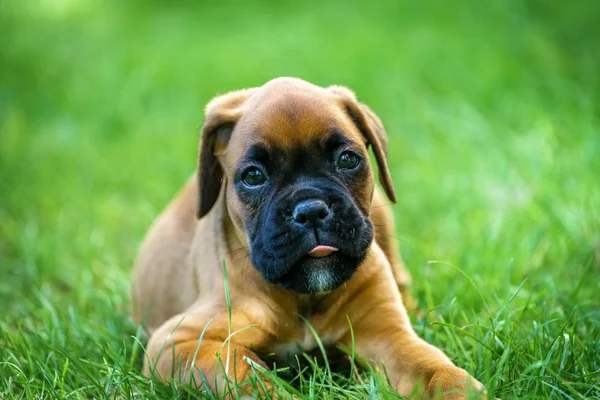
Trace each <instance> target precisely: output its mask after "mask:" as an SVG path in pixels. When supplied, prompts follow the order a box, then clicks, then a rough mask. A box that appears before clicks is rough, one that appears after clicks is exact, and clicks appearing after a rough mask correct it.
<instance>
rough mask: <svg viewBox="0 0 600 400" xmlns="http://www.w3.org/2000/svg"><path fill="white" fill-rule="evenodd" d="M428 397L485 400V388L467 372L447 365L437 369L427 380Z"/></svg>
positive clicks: (454, 399) (453, 399) (452, 399)
mask: <svg viewBox="0 0 600 400" xmlns="http://www.w3.org/2000/svg"><path fill="white" fill-rule="evenodd" d="M428 389H429V395H430V396H431V397H432V398H434V399H444V400H462V399H468V398H471V399H472V398H481V399H487V394H486V391H485V388H484V387H483V385H482V384H481V382H479V381H478V380H476V379H475V378H473V377H472V376H471V375H469V373H468V372H467V371H465V370H464V369H462V368H458V367H455V366H453V365H448V366H445V367H442V368H440V369H438V370H437V371H436V372H435V373H434V374H433V376H432V377H431V379H430V380H429V388H428Z"/></svg>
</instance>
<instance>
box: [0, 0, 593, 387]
mask: <svg viewBox="0 0 600 400" xmlns="http://www.w3.org/2000/svg"><path fill="white" fill-rule="evenodd" d="M599 21H600V3H599V2H598V1H577V2H551V1H549V2H543V1H531V0H529V1H517V0H512V1H490V2H479V1H468V2H453V1H441V0H440V1H429V0H428V1H419V2H406V1H382V2H368V1H365V2H355V1H350V2H348V1H328V2H315V3H306V2H301V1H290V2H276V1H260V2H259V1H253V2H250V1H247V2H246V1H239V2H232V1H225V2H205V1H182V2H177V3H175V2H162V1H145V2H142V1H128V2H119V1H116V0H115V1H102V2H100V1H98V2H94V1H91V0H90V1H86V0H78V1H76V0H45V1H16V0H3V1H1V2H0V316H1V317H0V395H2V394H3V395H4V396H6V397H13V396H14V397H19V394H22V395H23V396H24V397H25V398H33V397H45V396H50V397H61V396H66V395H67V394H68V393H71V394H72V393H75V394H72V396H74V397H76V398H77V397H78V396H82V397H86V396H91V397H101V394H106V393H115V396H116V394H117V393H120V395H123V396H129V395H130V394H131V393H138V392H136V391H142V393H143V391H144V390H148V392H147V393H150V392H152V393H154V394H155V395H157V396H158V394H157V392H154V391H155V390H157V389H156V388H152V389H151V387H150V386H148V382H147V381H146V380H144V378H142V377H140V376H139V355H138V356H137V358H136V357H135V355H133V356H132V355H131V351H132V348H133V346H134V342H135V341H134V340H133V339H132V338H131V336H132V335H135V332H136V328H135V327H134V326H133V325H132V324H131V323H130V322H129V321H128V319H127V295H128V289H129V273H130V265H131V263H132V261H133V258H134V257H135V254H136V250H137V246H138V244H139V243H140V241H141V239H142V238H143V235H144V233H145V230H146V229H147V228H148V226H149V225H150V223H151V222H152V220H153V219H154V218H155V217H156V216H157V214H158V213H159V212H160V210H161V208H162V207H163V206H164V205H165V203H166V202H167V201H168V200H169V199H170V198H171V197H172V196H173V194H174V193H175V191H176V190H177V189H178V188H179V187H180V186H181V185H182V183H183V182H184V181H185V179H186V178H187V177H188V176H189V175H190V174H191V172H192V171H193V170H194V168H195V160H196V151H197V142H198V131H199V127H200V126H201V124H202V120H203V107H204V105H205V104H206V103H207V102H208V101H209V100H210V99H211V98H212V97H213V96H215V95H218V94H222V93H224V92H226V91H229V90H235V89H240V88H244V87H252V86H258V85H262V84H263V83H265V82H266V81H268V80H270V79H272V78H275V77H279V76H295V77H299V78H303V79H306V80H308V81H310V82H312V83H315V84H317V85H322V86H326V85H332V84H341V85H346V86H348V87H350V88H352V89H353V90H354V91H355V92H356V94H357V95H358V97H359V99H360V100H362V101H364V102H365V103H367V104H368V105H369V106H370V107H371V108H372V109H373V110H374V111H375V112H376V113H377V114H378V115H379V116H380V117H381V119H382V120H383V122H384V124H385V126H386V128H387V131H388V134H389V136H390V154H389V158H390V165H391V169H392V175H393V177H394V182H395V187H396V191H397V193H398V199H399V200H398V204H397V205H396V206H395V207H394V211H395V214H396V223H397V236H398V240H399V242H400V246H401V249H402V253H403V257H404V259H405V261H406V263H407V265H408V268H409V270H410V271H411V272H412V274H413V278H414V287H415V289H414V290H415V292H416V295H417V297H418V299H419V302H420V305H421V309H422V310H424V311H426V312H425V315H424V316H418V317H415V318H414V324H415V329H417V331H418V332H419V333H420V334H422V335H424V336H425V337H426V338H427V339H428V340H430V341H431V342H433V343H435V344H437V345H439V346H440V347H442V348H444V349H445V350H446V351H447V352H448V353H449V355H450V356H451V358H453V359H454V360H455V361H456V362H457V363H458V364H460V365H462V366H465V367H466V368H467V369H468V370H469V371H470V372H472V373H474V374H475V375H476V376H477V377H479V378H480V379H482V380H485V381H486V383H488V385H489V386H490V387H492V388H493V389H494V390H496V394H497V395H501V396H502V397H505V398H511V397H513V396H515V397H524V396H531V397H539V398H547V397H555V396H558V397H563V396H570V397H571V398H579V397H581V398H583V397H588V398H591V397H593V396H600V393H599V391H598V388H594V386H593V382H594V380H595V379H597V378H598V370H599V364H600V361H598V360H599V358H598V355H599V354H600V344H599V343H600V307H599V300H598V299H599V297H598V293H599V290H600V279H599V276H600V250H598V249H599V245H600V229H599V228H600V184H599V181H600V178H599V177H600V132H599V118H600V108H599V106H598V104H599V103H598V101H599V97H600V95H599V94H600V74H599V73H598V71H599V70H600V68H599V67H600V51H599V50H600V47H599V43H600V24H599ZM440 321H441V323H440ZM444 324H449V325H451V327H449V326H446V325H444ZM490 329H492V331H493V332H494V334H490V332H491V331H490ZM465 332H466V333H465ZM482 343H483V344H482ZM490 349H493V351H492V350H490ZM123 354H128V356H132V360H133V359H135V362H132V363H131V364H130V363H129V362H128V361H127V360H125V361H124V359H123ZM113 367H114V368H113ZM111 371H113V372H112V373H113V374H114V373H115V372H114V371H120V373H122V374H123V379H124V380H123V381H122V382H125V383H123V384H122V385H121V386H119V388H117V389H116V388H115V387H114V383H111V382H112V381H111V379H112V378H110V377H111V376H112V375H111ZM61 377H62V380H61ZM111 385H112V386H111ZM127 385H129V386H127ZM126 388H129V389H126ZM128 390H129V391H128ZM72 391H73V392H72ZM119 391H123V392H119ZM0 397H2V396H0ZM596 398H598V397H596Z"/></svg>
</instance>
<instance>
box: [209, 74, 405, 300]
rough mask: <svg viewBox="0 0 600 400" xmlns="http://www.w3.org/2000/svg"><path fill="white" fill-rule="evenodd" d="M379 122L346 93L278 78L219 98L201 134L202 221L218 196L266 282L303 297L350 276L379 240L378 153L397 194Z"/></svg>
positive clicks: (385, 181)
mask: <svg viewBox="0 0 600 400" xmlns="http://www.w3.org/2000/svg"><path fill="white" fill-rule="evenodd" d="M386 144H387V137H386V134H385V131H384V129H383V126H382V124H381V121H380V120H379V118H378V117H377V116H376V115H375V114H374V113H373V112H372V111H371V110H370V109H369V108H368V107H366V106H365V105H363V104H360V103H359V102H357V101H356V99H355V97H354V94H353V93H352V92H351V91H350V90H348V89H346V88H343V87H338V86H334V87H330V88H320V87H317V86H314V85H311V84H309V83H307V82H304V81H302V80H299V79H292V78H280V79H276V80H273V81H270V82H268V83H267V84H265V85H264V86H262V87H260V88H255V89H247V90H242V91H238V92H233V93H229V94H226V95H223V96H220V97H217V98H216V99H214V100H213V101H211V102H210V103H209V105H208V106H207V111H206V122H205V124H204V126H203V128H202V141H201V145H200V162H199V169H198V174H199V188H200V194H199V208H198V216H199V217H200V218H201V217H203V216H204V215H205V214H207V213H208V212H209V211H210V209H211V207H212V206H213V204H214V203H215V201H216V199H217V197H218V195H219V192H220V190H225V196H226V202H227V210H228V212H229V215H230V217H231V219H232V221H233V223H234V225H235V226H236V228H237V229H238V230H239V231H240V232H242V235H243V237H245V238H246V241H247V244H249V246H250V257H251V261H252V264H253V265H254V267H256V268H257V269H258V270H259V271H260V273H261V274H262V276H263V277H264V279H265V280H266V281H267V282H270V283H272V284H276V285H278V286H280V287H282V288H284V289H288V290H292V291H295V292H299V293H313V292H324V291H330V290H333V289H335V288H337V287H338V286H340V285H341V284H342V283H344V282H345V281H347V280H348V279H350V278H351V277H352V275H353V274H354V272H355V271H356V270H357V268H358V267H359V265H360V264H361V262H362V261H363V260H364V258H365V256H366V254H367V251H368V249H369V247H370V245H371V242H372V240H373V226H372V224H371V222H370V220H369V209H370V204H371V199H372V196H373V188H374V181H373V171H372V169H371V166H370V163H369V156H368V151H367V149H368V146H369V145H371V146H372V148H373V152H374V154H375V158H376V160H377V164H378V167H379V177H380V181H381V183H382V185H383V187H384V189H385V191H386V193H387V195H388V197H389V198H390V200H391V201H393V202H395V200H396V198H395V193H394V189H393V186H392V181H391V178H390V174H389V171H388V168H387V162H386V147H387V146H386Z"/></svg>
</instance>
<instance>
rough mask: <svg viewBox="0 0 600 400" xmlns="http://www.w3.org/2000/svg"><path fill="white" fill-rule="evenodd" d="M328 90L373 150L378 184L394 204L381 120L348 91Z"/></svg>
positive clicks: (394, 198)
mask: <svg viewBox="0 0 600 400" xmlns="http://www.w3.org/2000/svg"><path fill="white" fill-rule="evenodd" d="M328 89H329V90H330V91H331V92H333V93H334V94H335V95H337V96H338V97H340V98H341V99H342V102H343V106H344V108H345V110H346V112H347V113H348V115H349V116H350V118H351V119H352V121H353V122H354V124H355V125H356V126H357V127H358V129H359V130H360V131H361V133H362V134H363V135H364V136H365V138H366V139H367V142H368V143H369V144H370V145H371V147H372V148H373V153H374V154H375V160H376V161H377V167H378V168H379V182H381V185H382V186H383V189H384V190H385V193H386V194H387V196H388V198H389V199H390V200H391V201H392V202H393V203H395V202H396V192H395V191H394V184H393V182H392V177H391V175H390V170H389V168H388V165H387V142H388V140H387V133H386V132H385V129H384V128H383V124H382V123H381V120H380V119H379V117H378V116H377V115H375V113H374V112H373V111H371V109H370V108H369V107H367V106H366V105H364V104H362V103H360V102H358V101H357V100H356V96H355V95H354V93H353V92H352V91H351V90H350V89H348V88H346V87H343V86H330V87H329V88H328Z"/></svg>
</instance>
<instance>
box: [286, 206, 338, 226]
mask: <svg viewBox="0 0 600 400" xmlns="http://www.w3.org/2000/svg"><path fill="white" fill-rule="evenodd" d="M327 215H329V207H327V204H325V203H324V202H322V201H321V200H304V201H302V202H300V203H298V204H296V208H294V212H293V213H292V216H293V217H294V221H296V222H297V223H299V224H300V225H304V226H305V227H307V228H314V227H316V226H319V225H321V224H322V223H323V220H324V219H325V218H327Z"/></svg>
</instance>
